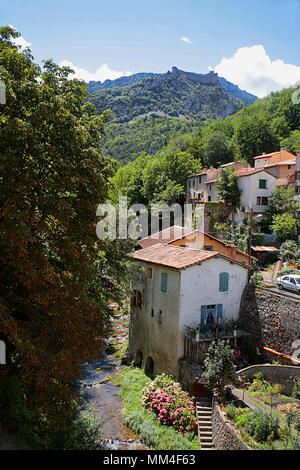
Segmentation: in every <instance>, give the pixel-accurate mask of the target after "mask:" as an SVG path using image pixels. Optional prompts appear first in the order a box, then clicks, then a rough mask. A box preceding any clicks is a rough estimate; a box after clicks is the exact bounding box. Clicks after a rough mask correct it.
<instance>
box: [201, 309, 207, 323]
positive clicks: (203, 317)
mask: <svg viewBox="0 0 300 470" xmlns="http://www.w3.org/2000/svg"><path fill="white" fill-rule="evenodd" d="M205 323H206V305H201V325H205Z"/></svg>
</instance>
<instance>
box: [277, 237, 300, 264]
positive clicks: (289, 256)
mask: <svg viewBox="0 0 300 470" xmlns="http://www.w3.org/2000/svg"><path fill="white" fill-rule="evenodd" d="M279 256H280V258H281V259H282V261H289V262H290V263H294V262H295V261H296V260H297V259H298V258H300V249H299V247H298V245H297V243H296V242H295V241H294V240H286V241H285V242H283V243H282V245H281V246H280V249H279Z"/></svg>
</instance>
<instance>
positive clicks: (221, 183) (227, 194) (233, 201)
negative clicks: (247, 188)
mask: <svg viewBox="0 0 300 470" xmlns="http://www.w3.org/2000/svg"><path fill="white" fill-rule="evenodd" d="M216 185H217V192H218V196H219V199H220V200H221V201H223V202H225V204H228V205H229V206H230V207H231V213H232V222H234V214H235V212H236V209H237V207H238V206H239V205H240V201H241V194H242V191H241V190H240V188H239V183H238V177H237V175H236V174H235V171H234V168H232V167H227V168H226V167H225V168H222V169H221V171H220V178H218V179H217V181H216Z"/></svg>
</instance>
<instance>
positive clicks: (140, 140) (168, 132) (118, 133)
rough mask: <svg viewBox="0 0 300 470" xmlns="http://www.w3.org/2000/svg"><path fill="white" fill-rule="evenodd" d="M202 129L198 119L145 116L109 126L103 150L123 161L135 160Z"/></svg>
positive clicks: (122, 163)
mask: <svg viewBox="0 0 300 470" xmlns="http://www.w3.org/2000/svg"><path fill="white" fill-rule="evenodd" d="M198 129H199V123H198V122H197V121H187V120H186V119H178V118H162V117H159V116H145V117H143V118H137V119H136V120H134V121H131V122H126V123H125V122H124V123H123V124H119V123H112V124H110V125H108V126H107V127H106V130H105V134H106V137H105V139H104V142H103V146H102V149H103V153H104V154H106V155H110V156H111V157H113V158H115V159H117V160H118V161H119V162H120V163H121V165H124V164H126V163H127V162H129V161H133V160H135V159H136V158H137V157H138V156H139V155H140V154H141V153H142V152H145V153H147V154H148V155H155V154H156V153H157V152H158V151H159V150H161V149H162V148H163V147H165V146H166V145H168V143H169V142H170V140H172V139H174V138H175V137H180V136H181V135H184V134H191V133H194V132H196V131H197V130H198Z"/></svg>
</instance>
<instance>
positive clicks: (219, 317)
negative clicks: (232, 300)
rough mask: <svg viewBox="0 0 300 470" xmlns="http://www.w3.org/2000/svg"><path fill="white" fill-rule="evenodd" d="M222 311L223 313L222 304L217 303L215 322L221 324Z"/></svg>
mask: <svg viewBox="0 0 300 470" xmlns="http://www.w3.org/2000/svg"><path fill="white" fill-rule="evenodd" d="M222 313H223V304H218V305H217V323H218V324H219V325H221V324H222Z"/></svg>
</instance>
